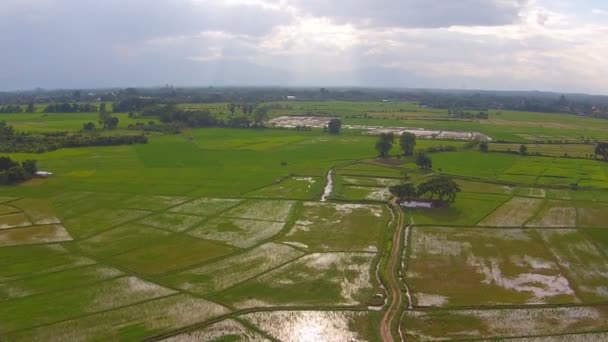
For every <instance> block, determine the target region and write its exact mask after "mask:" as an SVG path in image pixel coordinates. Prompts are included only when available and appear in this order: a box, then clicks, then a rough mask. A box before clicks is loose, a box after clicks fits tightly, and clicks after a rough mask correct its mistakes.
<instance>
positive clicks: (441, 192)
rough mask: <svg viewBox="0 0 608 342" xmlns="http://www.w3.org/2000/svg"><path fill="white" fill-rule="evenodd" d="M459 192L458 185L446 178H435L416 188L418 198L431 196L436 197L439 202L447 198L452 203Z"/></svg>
mask: <svg viewBox="0 0 608 342" xmlns="http://www.w3.org/2000/svg"><path fill="white" fill-rule="evenodd" d="M460 191H461V190H460V186H459V185H458V183H456V182H455V181H454V180H453V179H452V178H450V177H448V176H435V177H433V178H431V179H429V180H428V181H426V182H424V183H422V184H420V186H418V196H424V195H431V198H433V197H434V196H435V195H437V196H438V197H439V200H440V201H443V200H444V199H445V198H447V199H448V201H449V202H454V201H455V200H456V194H457V193H459V192H460Z"/></svg>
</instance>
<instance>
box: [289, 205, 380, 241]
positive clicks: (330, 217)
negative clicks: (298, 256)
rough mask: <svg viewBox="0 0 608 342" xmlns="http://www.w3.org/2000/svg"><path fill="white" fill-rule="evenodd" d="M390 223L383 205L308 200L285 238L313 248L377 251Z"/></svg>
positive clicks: (299, 210) (299, 209) (300, 209)
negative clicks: (385, 229)
mask: <svg viewBox="0 0 608 342" xmlns="http://www.w3.org/2000/svg"><path fill="white" fill-rule="evenodd" d="M387 223H388V213H387V212H386V209H385V207H384V206H381V205H363V204H336V203H320V202H306V203H304V204H303V206H302V207H300V208H298V212H297V221H296V222H295V225H294V226H293V227H292V228H291V230H290V231H289V232H288V233H287V234H286V235H285V236H284V237H283V240H284V241H285V242H286V243H297V245H298V246H300V247H304V248H306V249H310V250H313V251H368V252H370V251H371V252H375V251H377V250H378V243H379V240H380V238H381V236H382V232H383V231H384V228H385V227H386V224H387Z"/></svg>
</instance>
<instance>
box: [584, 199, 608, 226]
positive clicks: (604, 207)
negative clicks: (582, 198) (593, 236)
mask: <svg viewBox="0 0 608 342" xmlns="http://www.w3.org/2000/svg"><path fill="white" fill-rule="evenodd" d="M577 214H578V226H579V227H586V228H608V203H584V202H581V203H577Z"/></svg>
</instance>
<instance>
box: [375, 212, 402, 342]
mask: <svg viewBox="0 0 608 342" xmlns="http://www.w3.org/2000/svg"><path fill="white" fill-rule="evenodd" d="M391 204H392V205H393V207H394V208H395V210H394V211H395V213H396V214H397V228H396V229H395V234H394V235H393V245H392V249H391V253H390V256H389V260H388V264H387V277H388V288H389V291H390V294H391V296H390V298H391V302H390V304H389V307H388V310H386V312H385V313H384V316H383V317H382V320H381V321H380V336H381V337H382V341H384V342H393V341H394V338H393V334H392V332H391V326H392V324H393V322H394V321H395V320H396V319H397V320H398V319H399V317H400V315H399V313H400V311H401V305H402V304H403V293H402V292H401V288H400V287H399V281H398V280H397V277H396V276H395V275H396V274H397V272H398V269H397V268H398V267H399V265H400V264H401V263H400V261H401V258H400V254H401V253H400V252H401V246H402V245H403V235H404V228H403V226H404V218H403V211H402V210H401V208H399V207H398V205H397V204H396V203H395V202H394V201H393V202H392V203H391Z"/></svg>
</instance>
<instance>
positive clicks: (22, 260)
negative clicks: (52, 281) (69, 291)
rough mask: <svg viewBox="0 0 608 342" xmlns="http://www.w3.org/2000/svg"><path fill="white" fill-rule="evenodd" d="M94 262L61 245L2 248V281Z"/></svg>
mask: <svg viewBox="0 0 608 342" xmlns="http://www.w3.org/2000/svg"><path fill="white" fill-rule="evenodd" d="M92 264H95V261H93V260H91V259H89V258H84V257H81V256H76V255H72V254H69V253H68V251H67V250H66V249H65V248H64V247H62V246H60V245H43V246H22V247H19V248H0V282H6V281H11V280H16V279H20V278H23V277H28V276H33V275H41V274H46V273H51V272H58V271H62V270H67V269H71V268H76V267H79V266H85V265H92Z"/></svg>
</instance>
